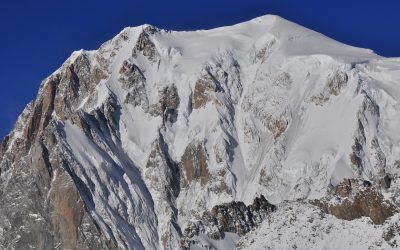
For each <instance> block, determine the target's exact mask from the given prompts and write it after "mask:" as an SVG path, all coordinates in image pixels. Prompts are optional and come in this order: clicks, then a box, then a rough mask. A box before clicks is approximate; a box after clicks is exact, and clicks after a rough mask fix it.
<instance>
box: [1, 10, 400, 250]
mask: <svg viewBox="0 0 400 250" xmlns="http://www.w3.org/2000/svg"><path fill="white" fill-rule="evenodd" d="M77 65H78V66H77ZM399 83H400V60H399V59H387V58H382V57H380V56H378V55H376V54H374V53H373V52H372V51H370V50H366V49H359V48H354V47H351V46H347V45H344V44H341V43H338V42H336V41H333V40H331V39H329V38H327V37H325V36H323V35H321V34H319V33H316V32H313V31H311V30H308V29H306V28H303V27H301V26H298V25H296V24H294V23H291V22H289V21H286V20H284V19H282V18H279V17H277V16H264V17H260V18H256V19H253V20H251V21H248V22H245V23H241V24H237V25H234V26H230V27H223V28H218V29H213V30H202V31H191V32H177V31H166V30H160V29H157V28H155V27H153V26H150V25H144V26H140V27H135V28H126V29H124V30H123V31H122V32H121V33H120V34H119V35H117V36H116V37H115V38H113V39H112V40H110V41H108V42H106V43H105V44H103V45H102V46H101V47H100V48H99V49H98V50H96V51H89V52H88V51H79V52H75V53H74V54H73V55H72V56H71V57H70V58H69V59H68V60H67V62H66V63H65V64H64V65H63V66H62V67H61V68H60V69H59V70H57V71H56V72H54V74H53V75H52V76H50V77H49V78H47V79H46V80H45V81H44V83H43V84H42V86H41V89H40V91H39V95H38V100H37V101H36V102H35V103H34V104H31V106H28V107H27V109H26V111H24V112H25V113H29V114H33V115H32V117H33V116H34V111H31V110H38V111H37V112H39V113H43V112H44V113H45V114H44V115H42V116H40V117H39V118H37V119H38V120H35V119H33V118H32V119H31V122H30V123H29V124H31V125H24V124H21V123H22V122H17V125H16V127H15V129H14V131H13V132H12V133H11V134H10V136H9V138H8V139H7V141H6V142H5V143H3V144H4V146H2V149H1V150H2V151H1V152H2V153H1V158H0V159H1V160H2V164H3V165H4V166H5V165H7V164H9V162H8V160H7V159H8V158H12V157H11V156H10V157H8V155H11V154H12V149H13V147H14V146H13V145H14V144H15V142H17V141H19V140H28V141H30V140H32V141H34V140H36V139H37V138H40V136H43V134H44V133H43V131H45V130H46V128H48V130H50V128H51V131H52V133H53V134H54V136H55V138H56V141H57V146H58V147H59V151H60V154H59V155H58V157H59V160H58V162H63V163H64V165H62V166H63V168H64V169H65V171H67V172H68V174H69V175H70V176H71V178H72V179H73V180H74V183H76V184H75V185H76V186H77V189H78V191H79V193H80V195H81V197H82V199H83V201H84V203H85V207H86V209H88V210H89V212H90V215H91V216H92V218H93V219H94V221H95V222H96V225H98V226H99V227H100V228H101V231H102V232H104V234H105V235H106V237H107V238H108V239H110V240H111V241H112V242H114V244H115V245H116V246H117V247H118V248H127V249H141V248H146V249H156V248H164V249H176V248H177V247H179V246H180V238H181V236H182V233H183V232H182V231H183V229H184V228H185V227H186V225H187V224H188V222H189V221H190V220H192V219H198V218H200V215H201V213H202V212H204V211H207V210H210V209H211V208H212V207H214V206H215V205H218V204H221V203H223V202H230V201H232V200H238V201H243V202H245V203H246V204H250V203H251V202H252V201H253V199H254V198H255V197H256V196H258V195H261V194H262V195H264V196H265V197H266V198H267V200H269V201H271V202H273V203H280V202H282V201H285V200H297V199H313V198H321V197H324V196H325V195H326V192H327V191H328V190H329V189H330V188H332V187H333V186H335V185H337V184H338V183H339V182H341V181H342V180H343V179H344V178H353V177H355V178H363V179H367V180H369V181H371V182H379V181H381V180H382V179H383V178H384V176H385V175H388V174H391V175H396V174H398V172H399V166H400V134H399V133H397V130H398V128H399V127H400V103H399V101H400V86H399ZM52 86H54V88H53V87H52ZM48 89H49V90H48ZM50 90H51V91H50ZM47 93H50V94H47ZM47 96H49V98H46V97H47ZM47 99H49V101H46V100H47ZM32 105H33V106H32ZM35 112H36V111H35ZM29 114H28V115H25V116H29ZM23 116H24V115H23ZM23 116H22V117H21V118H20V119H22V120H23V119H24V118H23ZM32 131H33V132H32ZM27 154H29V153H27ZM7 166H8V165H7ZM7 176H8V171H7V168H6V167H4V169H2V171H1V178H2V180H5V179H7V178H9V177H7ZM0 227H1V224H0ZM230 239H235V241H237V238H236V236H235V235H231V236H230ZM203 240H204V241H207V239H206V238H204V239H203ZM232 241H233V240H232ZM215 244H217V243H215ZM227 244H228V243H227ZM229 244H230V243H229ZM229 244H228V245H229ZM321 244H322V243H321Z"/></svg>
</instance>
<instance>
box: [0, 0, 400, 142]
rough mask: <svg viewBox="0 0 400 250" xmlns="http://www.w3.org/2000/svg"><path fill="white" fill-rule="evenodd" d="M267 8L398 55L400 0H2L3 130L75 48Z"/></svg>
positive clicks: (244, 16) (224, 21)
mask: <svg viewBox="0 0 400 250" xmlns="http://www.w3.org/2000/svg"><path fill="white" fill-rule="evenodd" d="M264 14H276V15H279V16H282V17H283V18H286V19H288V20H291V21H294V22H296V23H299V24H301V25H303V26H306V27H308V28H311V29H313V30H316V31H318V32H321V33H323V34H325V35H327V36H330V37H332V38H334V39H336V40H339V41H341V42H344V43H347V44H350V45H354V46H358V47H365V48H370V49H373V50H374V51H375V52H377V53H378V54H380V55H383V56H388V57H399V56H400V1H399V0H381V1H378V0H323V1H321V0H303V1H299V0H292V1H289V0H241V1H239V0H199V1H195V0H179V1H178V0H163V1H161V0H159V1H154V0H153V1H151V0H141V1H135V0H131V1H128V0H125V1H124V0H109V1H104V0H97V1H89V0H80V1H78V0H69V1H54V0H52V1H51V0H46V1H44V0H43V1H42V0H36V1H32V0H25V1H21V0H2V1H1V5H0V32H1V36H0V56H1V58H0V137H3V136H4V135H5V134H7V133H8V132H9V131H10V130H11V128H12V126H13V124H14V122H15V120H16V118H17V116H18V115H19V113H20V112H21V111H22V110H23V108H24V106H25V105H26V104H27V103H28V102H29V101H30V100H32V99H34V98H35V96H36V92H37V89H38V87H39V84H40V82H41V80H42V79H44V78H45V77H46V76H48V75H49V74H51V73H52V72H53V71H54V70H56V69H57V68H58V67H59V66H60V65H61V64H62V63H63V61H64V60H65V59H66V58H67V57H68V56H69V55H70V54H71V52H72V51H74V50H78V49H81V48H83V49H96V48H97V47H98V46H99V45H100V44H101V43H103V42H105V41H106V40H108V39H110V38H112V37H113V36H114V35H116V34H117V33H119V31H120V30H121V29H122V28H124V27H126V26H137V25H140V24H143V23H150V24H153V25H156V26H158V27H161V28H166V29H174V30H192V29H200V28H201V29H207V28H212V27H217V26H222V25H230V24H234V23H238V22H241V21H245V20H248V19H251V18H254V17H257V16H261V15H264ZM0 140H1V139H0Z"/></svg>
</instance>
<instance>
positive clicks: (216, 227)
mask: <svg viewBox="0 0 400 250" xmlns="http://www.w3.org/2000/svg"><path fill="white" fill-rule="evenodd" d="M275 210H276V206H274V205H272V204H270V203H269V202H268V201H267V200H266V199H265V197H264V196H261V197H257V198H256V199H255V200H254V202H253V204H250V205H249V206H246V205H245V204H244V203H243V202H230V203H226V204H222V205H218V206H215V207H213V208H212V210H211V211H210V212H205V213H204V214H203V215H202V217H201V219H200V220H198V221H195V222H191V224H189V226H188V227H187V228H186V229H185V234H184V236H183V240H182V247H183V248H184V249H189V248H190V246H191V245H192V244H196V243H198V242H196V240H195V239H194V238H195V236H198V235H199V234H200V233H203V234H206V235H207V236H208V237H210V238H212V239H214V240H220V239H223V238H225V233H227V232H230V233H236V234H238V235H241V236H242V235H245V234H246V233H248V232H249V231H251V230H252V229H254V228H255V227H257V226H258V225H260V224H261V222H262V221H263V220H264V219H265V218H266V217H267V215H269V214H270V213H271V212H273V211H275Z"/></svg>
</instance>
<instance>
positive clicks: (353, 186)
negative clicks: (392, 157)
mask: <svg viewBox="0 0 400 250" xmlns="http://www.w3.org/2000/svg"><path fill="white" fill-rule="evenodd" d="M336 194H337V195H338V196H339V197H341V198H339V200H336V201H335V202H331V203H330V202H329V201H326V200H325V201H318V200H316V201H313V202H312V203H313V204H314V205H316V206H318V207H320V208H321V210H322V211H323V212H325V213H329V214H332V215H334V216H336V217H338V218H340V219H344V220H354V219H357V218H361V217H364V216H365V217H370V218H371V220H372V222H373V223H375V224H382V223H384V222H385V220H386V219H387V218H389V217H391V216H393V215H394V214H395V213H397V212H398V207H397V206H396V205H395V204H393V203H392V202H391V201H389V200H385V199H384V198H383V196H382V194H380V193H379V192H378V190H377V189H375V188H373V187H371V186H370V184H369V183H368V182H364V183H363V184H362V185H361V183H360V182H359V181H357V180H354V179H351V180H347V179H346V180H344V182H342V183H340V184H339V185H338V186H336Z"/></svg>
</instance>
